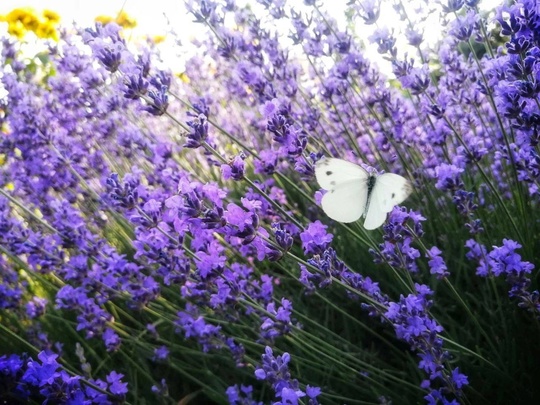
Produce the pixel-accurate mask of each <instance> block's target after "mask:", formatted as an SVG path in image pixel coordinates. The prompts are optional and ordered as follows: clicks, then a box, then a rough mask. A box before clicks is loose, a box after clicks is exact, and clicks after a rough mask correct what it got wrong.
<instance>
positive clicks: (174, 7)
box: [0, 0, 503, 71]
mask: <svg viewBox="0 0 540 405" xmlns="http://www.w3.org/2000/svg"><path fill="white" fill-rule="evenodd" d="M330 1H332V2H333V3H332V7H326V8H327V9H329V10H330V11H335V12H336V13H339V14H341V16H342V15H343V13H342V11H343V9H344V8H345V5H346V3H347V2H348V0H330ZM410 1H411V0H409V2H410ZM412 1H414V0H412ZM502 1H503V0H483V1H482V2H481V8H483V9H486V10H490V9H493V8H494V7H495V6H497V5H498V4H500V3H501V2H502ZM239 2H242V3H244V2H249V3H251V4H254V5H255V7H254V8H257V7H260V6H259V5H257V4H255V3H256V2H255V0H241V1H239ZM302 3H303V0H287V4H293V5H296V4H298V5H299V6H300V7H301V4H302ZM322 4H325V5H326V6H328V5H329V3H322ZM418 4H425V3H424V2H423V1H420V0H418ZM20 7H31V8H33V9H35V10H36V11H37V12H40V11H42V10H43V9H45V8H46V9H49V10H52V11H55V12H57V13H58V14H59V15H60V17H61V24H63V25H69V24H70V23H71V22H72V21H75V22H77V24H78V25H79V26H82V27H87V26H91V25H93V24H94V19H95V18H96V17H97V16H99V15H105V16H110V17H115V16H116V15H117V14H118V13H119V11H120V10H123V11H125V12H126V13H127V14H128V16H130V17H132V18H134V19H135V20H136V21H137V27H136V28H135V30H134V31H133V35H135V36H136V37H143V36H147V35H149V36H156V35H167V34H168V33H169V32H171V31H174V32H175V33H176V36H177V39H180V40H181V41H182V44H183V45H187V43H188V42H189V39H190V38H193V37H194V36H196V35H200V34H199V33H201V32H203V31H201V30H202V27H201V25H200V24H195V23H193V22H192V20H193V17H192V16H191V15H190V14H188V12H187V11H186V9H185V7H184V1H182V0H0V14H5V13H7V12H9V11H11V10H12V9H14V8H20ZM295 7H296V6H295ZM391 15H394V14H393V13H392V12H384V10H383V12H381V17H380V19H379V21H378V24H379V26H388V27H390V28H392V27H395V26H396V24H397V23H398V21H392V20H391V19H390V16H391ZM336 17H337V18H338V21H339V18H340V16H336ZM394 18H395V15H394ZM372 28H373V26H371V27H357V28H356V32H357V34H359V36H360V38H362V37H363V38H366V40H365V41H364V42H365V44H366V45H368V42H369V41H367V37H368V36H369V34H370V33H371V30H372ZM439 30H440V23H439V21H438V20H436V19H434V21H431V22H429V23H428V25H427V26H426V28H425V37H426V39H429V40H430V42H431V43H432V44H433V43H435V42H436V41H437V39H438V38H439V35H437V33H438V32H439ZM402 41H403V42H404V39H403V40H402ZM163 51H164V52H163ZM183 51H184V52H185V51H186V49H185V48H184V50H183ZM174 52H178V48H176V51H174ZM166 53H167V51H166V50H165V49H164V47H162V56H163V57H164V59H165V60H166V62H167V63H169V61H171V62H172V63H171V65H176V64H177V63H178V62H179V58H178V55H173V54H171V55H166ZM366 55H367V56H368V58H370V59H372V60H379V59H380V56H379V55H378V54H377V51H376V47H375V46H374V45H373V46H369V45H368V47H367V50H366ZM170 67H171V68H172V69H173V70H174V71H181V70H182V67H181V66H180V65H178V66H170Z"/></svg>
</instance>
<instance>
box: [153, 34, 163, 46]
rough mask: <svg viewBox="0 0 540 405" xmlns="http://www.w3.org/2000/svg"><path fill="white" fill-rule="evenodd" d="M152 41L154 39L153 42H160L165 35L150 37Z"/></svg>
mask: <svg viewBox="0 0 540 405" xmlns="http://www.w3.org/2000/svg"><path fill="white" fill-rule="evenodd" d="M152 41H154V44H156V45H157V44H161V43H162V42H163V41H165V35H156V36H154V37H153V38H152Z"/></svg>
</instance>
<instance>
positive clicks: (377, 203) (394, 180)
mask: <svg viewBox="0 0 540 405" xmlns="http://www.w3.org/2000/svg"><path fill="white" fill-rule="evenodd" d="M411 192H412V186H411V183H410V182H409V180H407V179H406V178H404V177H402V176H400V175H398V174H394V173H384V174H381V175H380V176H378V177H377V180H376V181H375V185H374V186H373V190H372V192H371V196H370V199H369V206H368V209H367V213H366V220H365V221H364V228H366V229H368V230H372V229H377V228H378V227H380V226H381V225H382V224H384V221H385V220H386V215H387V214H388V213H389V212H390V211H392V209H393V208H394V207H395V206H396V205H398V204H400V203H402V202H403V201H405V199H406V198H407V197H408V196H409V195H410V194H411Z"/></svg>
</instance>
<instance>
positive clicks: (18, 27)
mask: <svg viewBox="0 0 540 405" xmlns="http://www.w3.org/2000/svg"><path fill="white" fill-rule="evenodd" d="M8 34H9V35H13V36H14V37H17V38H19V39H21V38H22V37H24V34H26V29H24V26H23V25H22V24H21V23H20V22H17V23H10V24H9V25H8Z"/></svg>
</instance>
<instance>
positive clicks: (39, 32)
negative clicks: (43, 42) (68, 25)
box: [35, 23, 58, 41]
mask: <svg viewBox="0 0 540 405" xmlns="http://www.w3.org/2000/svg"><path fill="white" fill-rule="evenodd" d="M35 33H36V36H37V37H38V38H50V39H54V40H55V41H58V32H57V31H56V27H55V26H54V25H53V23H44V24H39V26H38V27H37V29H36V30H35Z"/></svg>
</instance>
